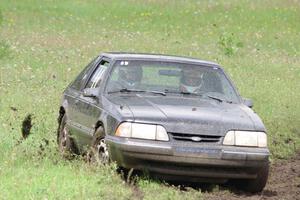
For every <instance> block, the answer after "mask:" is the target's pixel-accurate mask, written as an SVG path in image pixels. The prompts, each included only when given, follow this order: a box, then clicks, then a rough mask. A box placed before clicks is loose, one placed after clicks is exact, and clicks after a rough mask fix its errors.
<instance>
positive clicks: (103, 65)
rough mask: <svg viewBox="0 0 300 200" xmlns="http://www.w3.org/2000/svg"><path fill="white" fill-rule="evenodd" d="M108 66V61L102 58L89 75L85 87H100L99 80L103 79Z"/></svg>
mask: <svg viewBox="0 0 300 200" xmlns="http://www.w3.org/2000/svg"><path fill="white" fill-rule="evenodd" d="M108 66H109V62H108V61H106V60H102V61H101V62H100V64H99V65H98V67H97V68H96V70H95V71H94V73H93V75H92V76H91V78H90V80H89V81H88V83H87V85H86V86H85V88H98V87H100V84H101V81H102V79H103V76H104V73H105V71H106V69H107V67H108Z"/></svg>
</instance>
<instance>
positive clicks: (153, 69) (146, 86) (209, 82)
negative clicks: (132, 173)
mask: <svg viewBox="0 0 300 200" xmlns="http://www.w3.org/2000/svg"><path fill="white" fill-rule="evenodd" d="M125 69H126V70H127V71H126V70H125ZM187 69H188V70H187ZM185 70H186V71H185ZM134 73H135V75H134V76H133V75H132V74H134ZM185 73H186V74H185ZM197 74H198V75H197ZM189 76H190V79H195V77H196V78H197V76H198V79H201V81H197V80H196V79H195V84H193V85H192V86H191V84H190V85H188V87H187V89H185V90H184V86H186V85H187V83H186V82H189V81H191V80H187V81H184V80H183V79H186V78H189ZM124 77H125V78H126V81H127V82H126V83H125V82H124V80H123V79H125V78H124ZM134 81H138V83H136V82H134ZM251 107H252V102H251V101H250V100H246V99H243V98H241V97H240V95H239V94H238V92H237V90H236V89H235V87H234V86H233V84H232V82H231V81H230V79H229V77H228V76H227V75H226V74H225V72H224V71H223V69H222V68H221V67H220V66H219V65H218V64H215V63H212V62H207V61H202V60H197V59H192V58H186V57H175V56H166V55H149V54H129V53H103V54H101V55H100V56H98V57H97V58H95V59H94V60H93V61H92V62H91V63H90V64H89V65H88V66H87V67H86V68H85V69H84V70H83V71H82V72H81V73H80V75H79V76H78V77H77V78H76V79H75V81H74V82H73V83H71V84H70V85H69V86H68V87H67V89H66V90H65V91H64V94H63V98H62V103H61V107H60V115H59V119H58V121H59V128H58V143H59V147H60V149H61V151H62V152H64V153H65V152H66V151H72V152H76V153H79V152H84V151H85V150H86V149H87V148H86V147H89V146H92V147H93V148H94V150H95V151H97V153H98V154H97V156H99V158H100V160H101V161H102V162H104V163H106V162H108V161H114V162H116V163H117V165H118V166H121V167H124V168H127V169H130V168H134V169H139V170H147V171H149V172H151V173H155V174H157V175H162V176H164V177H165V178H166V179H173V180H185V181H186V180H188V181H204V182H210V181H221V182H222V181H226V180H229V179H236V180H242V183H243V184H242V185H244V186H245V188H246V189H247V190H249V191H261V190H262V189H263V187H264V186H265V183H266V180H267V177H268V162H269V161H268V157H269V150H268V148H267V144H266V130H265V127H264V125H263V123H262V121H261V120H260V118H259V117H258V116H257V114H255V112H254V111H253V110H252V109H251Z"/></svg>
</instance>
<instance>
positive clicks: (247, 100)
mask: <svg viewBox="0 0 300 200" xmlns="http://www.w3.org/2000/svg"><path fill="white" fill-rule="evenodd" d="M243 104H245V105H246V106H248V107H249V108H252V107H253V101H252V100H251V99H247V98H243Z"/></svg>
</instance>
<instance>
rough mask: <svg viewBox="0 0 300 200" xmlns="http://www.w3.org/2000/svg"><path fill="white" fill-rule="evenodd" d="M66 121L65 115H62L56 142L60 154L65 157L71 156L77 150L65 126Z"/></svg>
mask: <svg viewBox="0 0 300 200" xmlns="http://www.w3.org/2000/svg"><path fill="white" fill-rule="evenodd" d="M66 121H67V117H66V115H64V116H63V117H62V120H61V122H60V125H59V127H58V135H57V142H58V148H59V151H60V153H61V155H62V156H63V157H65V158H71V157H72V156H73V155H74V154H76V153H77V151H76V147H75V145H74V142H73V140H72V138H71V137H70V132H69V129H68V127H67V126H66Z"/></svg>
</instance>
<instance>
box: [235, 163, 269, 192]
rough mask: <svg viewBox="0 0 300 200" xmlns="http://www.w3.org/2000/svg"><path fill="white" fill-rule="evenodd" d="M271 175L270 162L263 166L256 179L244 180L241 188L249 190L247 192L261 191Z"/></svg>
mask: <svg viewBox="0 0 300 200" xmlns="http://www.w3.org/2000/svg"><path fill="white" fill-rule="evenodd" d="M268 176H269V163H268V164H266V165H265V166H263V167H262V168H261V169H260V170H259V171H258V173H257V177H256V178H255V179H247V180H242V181H241V182H240V183H241V184H240V185H238V187H240V188H241V189H243V190H245V191H247V192H252V193H256V192H261V191H262V190H263V189H264V187H265V185H266V183H267V180H268Z"/></svg>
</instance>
